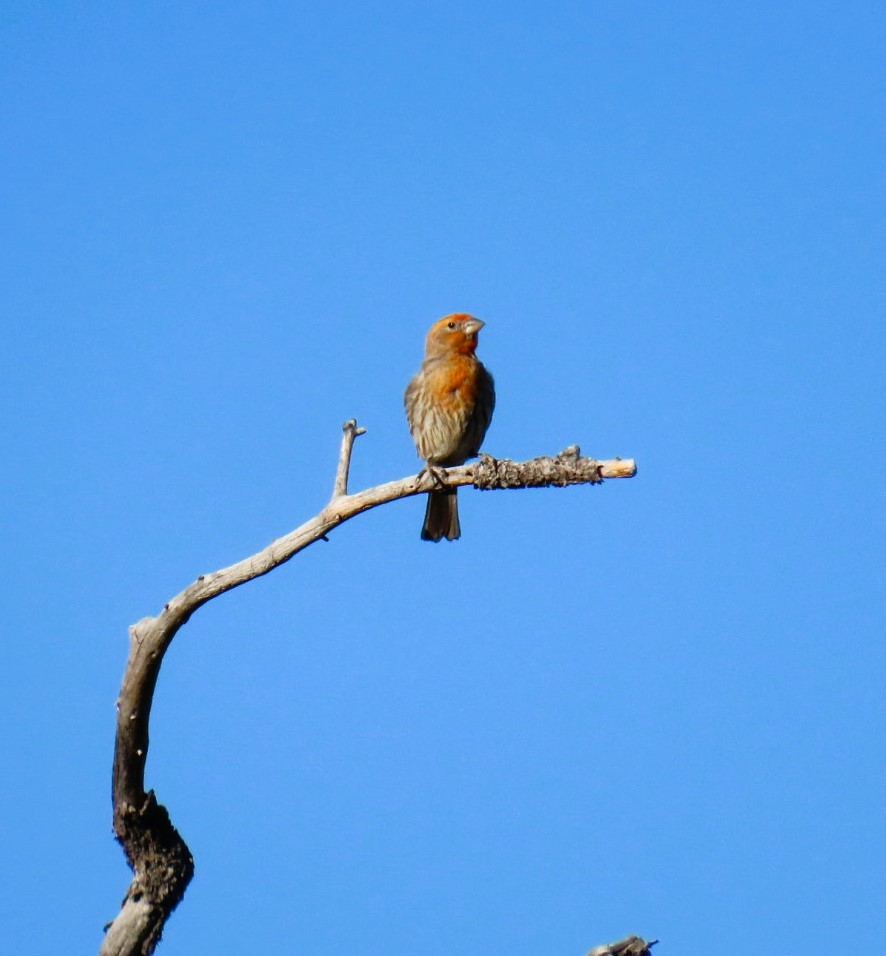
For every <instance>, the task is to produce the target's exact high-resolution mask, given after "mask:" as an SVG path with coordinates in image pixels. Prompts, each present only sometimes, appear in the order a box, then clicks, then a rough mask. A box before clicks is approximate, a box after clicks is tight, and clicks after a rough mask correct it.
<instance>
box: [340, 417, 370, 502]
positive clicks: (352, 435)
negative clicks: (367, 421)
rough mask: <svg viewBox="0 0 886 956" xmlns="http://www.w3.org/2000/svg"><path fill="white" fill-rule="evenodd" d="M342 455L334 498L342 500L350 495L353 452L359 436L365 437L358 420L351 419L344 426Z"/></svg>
mask: <svg viewBox="0 0 886 956" xmlns="http://www.w3.org/2000/svg"><path fill="white" fill-rule="evenodd" d="M341 430H342V432H343V434H342V438H341V454H340V455H339V457H338V471H336V473H335V487H334V488H333V489H332V497H333V498H340V497H341V496H342V495H346V494H347V493H348V473H349V472H350V470H351V451H352V450H353V448H354V441H355V440H356V438H357V436H358V435H365V434H366V429H365V428H358V427H357V421H356V419H353V418H351V419H349V420H348V421H346V422H345V423H344V425H342V427H341Z"/></svg>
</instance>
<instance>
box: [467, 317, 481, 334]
mask: <svg viewBox="0 0 886 956" xmlns="http://www.w3.org/2000/svg"><path fill="white" fill-rule="evenodd" d="M484 325H486V323H485V322H484V321H483V320H482V319H468V321H467V322H465V332H466V333H467V334H468V335H476V334H477V333H478V332H479V331H480V329H482V328H483V326H484Z"/></svg>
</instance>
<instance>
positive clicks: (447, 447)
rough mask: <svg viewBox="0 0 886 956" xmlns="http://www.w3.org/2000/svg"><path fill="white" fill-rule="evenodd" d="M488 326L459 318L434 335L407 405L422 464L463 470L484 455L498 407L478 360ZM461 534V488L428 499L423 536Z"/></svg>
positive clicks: (434, 329) (447, 319)
mask: <svg viewBox="0 0 886 956" xmlns="http://www.w3.org/2000/svg"><path fill="white" fill-rule="evenodd" d="M483 325H484V323H483V322H481V321H480V320H479V319H475V318H474V317H473V316H471V315H465V314H464V313H462V312H456V313H454V314H453V315H447V316H444V317H443V318H442V319H440V321H439V322H435V323H434V324H433V325H432V326H431V331H430V332H428V338H427V342H426V345H425V360H424V362H422V365H421V369H420V370H419V372H418V374H417V375H416V376H415V377H414V378H413V379H412V381H411V382H410V383H409V385H407V387H406V394H405V395H404V396H403V403H404V404H405V406H406V417H407V418H408V419H409V430H410V431H411V432H412V439H413V441H414V442H415V447H416V448H417V449H418V454H419V457H420V458H424V459H425V461H426V462H427V466H426V467H427V468H428V469H430V470H431V471H433V470H434V468H435V466H441V467H448V466H450V465H461V464H464V462H465V461H466V460H467V459H468V458H471V457H473V456H474V455H476V454H477V453H478V452H479V451H480V445H481V444H482V442H483V436H484V435H485V434H486V429H487V428H488V427H489V422H490V421H491V419H492V410H493V408H494V407H495V385H494V384H493V381H492V376H491V375H490V374H489V372H487V371H486V369H485V368H484V367H483V363H482V362H481V361H480V360H479V359H478V358H477V356H476V355H474V352H475V350H476V348H477V333H478V332H479V331H480V329H482V328H483ZM460 534H461V527H460V525H459V523H458V498H457V489H456V488H442V489H441V490H439V491H431V492H429V493H428V507H427V510H426V511H425V523H424V526H423V527H422V529H421V536H422V538H423V539H424V540H425V541H439V540H440V538H448V539H449V540H450V541H453V540H455V538H458V537H459V536H460Z"/></svg>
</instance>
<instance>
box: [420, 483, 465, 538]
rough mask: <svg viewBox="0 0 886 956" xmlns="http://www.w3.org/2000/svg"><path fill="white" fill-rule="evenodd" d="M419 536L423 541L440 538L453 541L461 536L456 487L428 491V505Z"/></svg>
mask: <svg viewBox="0 0 886 956" xmlns="http://www.w3.org/2000/svg"><path fill="white" fill-rule="evenodd" d="M421 537H422V540H423V541H439V540H440V539H441V538H446V539H447V540H448V541H454V540H455V539H456V538H460V537H461V525H460V524H459V523H458V497H457V489H455V488H444V489H443V490H442V491H431V492H428V507H427V509H426V511H425V523H424V525H423V527H422V529H421Z"/></svg>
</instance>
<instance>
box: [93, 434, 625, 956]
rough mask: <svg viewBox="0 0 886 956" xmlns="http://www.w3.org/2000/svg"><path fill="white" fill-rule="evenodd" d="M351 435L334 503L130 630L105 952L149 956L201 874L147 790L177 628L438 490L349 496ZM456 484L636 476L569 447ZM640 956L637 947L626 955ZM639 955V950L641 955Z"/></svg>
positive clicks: (494, 462)
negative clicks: (126, 882)
mask: <svg viewBox="0 0 886 956" xmlns="http://www.w3.org/2000/svg"><path fill="white" fill-rule="evenodd" d="M342 428H343V437H342V444H341V452H340V455H339V461H338V469H337V471H336V477H335V486H334V489H333V494H332V499H331V500H330V502H329V504H328V505H327V506H326V507H325V508H324V509H323V510H322V511H321V512H320V513H319V514H318V515H316V516H315V517H313V518H311V519H310V520H308V521H306V522H305V523H304V524H303V525H301V526H300V527H298V528H296V529H295V530H294V531H290V532H289V534H286V535H284V536H283V537H282V538H278V539H277V540H276V541H272V542H271V544H269V545H268V546H267V547H266V548H264V549H263V550H262V551H259V552H257V553H256V554H253V555H251V556H250V557H248V558H244V559H243V560H242V561H238V562H237V563H236V564H232V565H230V567H227V568H222V569H221V570H219V571H213V572H212V573H211V574H201V575H200V577H198V578H197V580H196V581H194V583H193V584H191V585H189V586H188V587H186V588H185V589H184V591H182V592H181V593H180V594H177V595H176V596H175V597H174V598H172V599H171V600H170V601H169V603H168V604H166V605H165V606H164V608H163V610H162V611H161V612H160V613H159V614H158V615H157V616H156V617H146V618H142V620H140V621H139V622H138V623H136V624H134V625H132V627H131V628H130V629H129V633H130V642H129V659H128V660H127V662H126V670H125V672H124V674H123V684H122V687H121V689H120V697H119V699H118V701H117V737H116V743H115V747H114V777H113V801H114V832H115V834H116V836H117V839H118V840H119V842H120V844H121V845H122V847H123V850H124V852H125V854H126V858H127V860H128V861H129V865H130V866H131V867H132V870H133V880H132V883H131V884H130V887H129V890H128V891H127V894H126V897H125V899H124V901H123V906H122V909H121V911H120V913H119V914H118V915H117V917H116V918H115V919H114V921H113V922H112V923H110V924H109V927H108V932H107V934H106V936H105V939H104V943H103V945H102V949H101V953H102V956H136V954H138V956H148V954H150V953H152V952H153V951H154V948H155V947H156V945H157V943H158V941H159V939H160V935H161V933H162V930H163V926H164V924H165V923H166V920H167V919H168V918H169V916H170V914H171V913H172V911H173V910H174V909H175V907H176V906H177V905H178V903H179V901H180V900H181V898H182V896H183V895H184V892H185V889H186V887H187V885H188V883H189V882H190V880H191V877H192V876H193V872H194V861H193V858H192V857H191V853H190V851H189V850H188V847H187V845H186V844H185V842H184V840H183V839H182V838H181V836H180V835H179V833H178V831H177V830H176V829H175V827H174V826H173V825H172V822H171V821H170V819H169V815H168V814H167V812H166V809H165V808H164V807H163V806H161V805H160V804H159V803H158V802H157V800H156V798H155V796H154V793H153V791H147V792H146V791H145V779H144V773H145V763H146V761H147V756H148V726H149V722H150V716H151V704H152V701H153V697H154V688H155V686H156V683H157V676H158V674H159V673H160V666H161V664H162V662H163V655H164V654H165V653H166V651H167V649H168V648H169V645H170V644H171V643H172V639H173V638H174V637H175V635H176V633H177V632H178V630H179V628H180V627H182V625H184V624H185V623H186V622H187V621H188V619H189V618H190V616H191V615H192V614H193V613H194V611H196V610H197V609H198V608H199V607H201V606H202V605H204V604H205V603H206V602H207V601H211V600H212V599H213V598H214V597H218V595H220V594H223V593H224V592H225V591H230V590H231V589H232V588H235V587H238V586H239V585H241V584H245V583H246V582H247V581H251V580H253V579H254V578H257V577H261V576H262V575H263V574H267V573H268V572H269V571H272V570H273V569H274V568H277V567H279V566H280V565H281V564H284V563H285V562H286V561H289V560H290V559H291V558H292V557H294V556H295V555H296V554H298V553H299V551H302V550H304V549H305V548H306V547H308V546H309V545H311V544H313V543H314V542H315V541H318V540H321V539H325V538H326V535H327V534H328V533H329V532H330V531H331V530H332V529H333V528H337V527H338V526H339V525H340V524H342V523H343V522H345V521H347V520H349V519H350V518H353V517H354V516H355V515H358V514H361V513H362V512H364V511H368V510H369V509H371V508H376V507H378V506H379V505H383V504H386V503H387V502H389V501H395V500H396V499H398V498H408V497H411V496H412V495H418V494H422V493H423V492H426V491H430V490H432V489H433V488H435V487H437V486H436V485H435V483H434V482H435V478H434V476H433V475H431V474H428V473H427V472H423V473H420V474H418V475H411V476H409V477H406V478H401V479H399V480H398V481H391V482H388V483H387V484H383V485H377V486H375V487H374V488H367V489H366V490H365V491H361V492H358V493H357V494H353V495H349V494H348V493H347V486H348V473H349V469H350V462H351V453H352V450H353V446H354V441H355V439H356V438H357V436H358V435H362V434H363V433H364V431H365V429H363V428H359V427H358V426H357V423H356V421H354V420H353V419H352V420H350V421H348V422H345V424H344V425H343V426H342ZM442 474H443V475H444V476H445V479H446V481H447V483H448V484H450V485H454V486H461V485H474V486H475V487H476V488H479V489H482V490H485V491H488V490H492V489H504V488H540V487H547V486H564V485H572V484H599V483H600V482H602V480H603V479H604V478H629V477H631V476H633V475H634V474H636V465H635V464H634V462H633V461H631V460H629V459H627V460H622V459H619V458H615V459H612V460H611V461H597V460H596V459H593V458H582V457H581V455H580V452H579V449H578V446H575V445H573V446H570V447H569V448H567V449H566V450H565V451H563V452H561V453H560V454H559V455H557V456H556V457H554V458H549V457H542V458H533V459H531V460H530V461H524V462H514V461H509V460H507V459H495V458H492V457H490V456H488V455H484V456H482V458H481V459H480V460H479V461H476V462H471V463H470V464H467V465H461V466H460V467H458V468H449V469H445V470H443V471H442ZM619 953H620V954H622V956H635V954H634V952H633V951H628V950H624V951H619ZM637 956H639V950H638V951H637Z"/></svg>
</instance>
